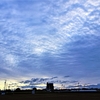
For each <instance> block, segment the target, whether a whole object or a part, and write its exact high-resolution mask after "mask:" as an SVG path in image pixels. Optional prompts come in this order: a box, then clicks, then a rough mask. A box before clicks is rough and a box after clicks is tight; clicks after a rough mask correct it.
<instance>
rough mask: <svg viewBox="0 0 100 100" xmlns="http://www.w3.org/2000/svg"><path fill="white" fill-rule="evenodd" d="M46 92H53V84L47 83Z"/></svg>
mask: <svg viewBox="0 0 100 100" xmlns="http://www.w3.org/2000/svg"><path fill="white" fill-rule="evenodd" d="M46 90H47V91H49V92H53V90H54V86H53V83H48V82H47V86H46Z"/></svg>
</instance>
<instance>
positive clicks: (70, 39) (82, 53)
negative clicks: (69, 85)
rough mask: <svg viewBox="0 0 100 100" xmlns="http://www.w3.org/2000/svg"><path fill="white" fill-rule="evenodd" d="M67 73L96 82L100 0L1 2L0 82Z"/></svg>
mask: <svg viewBox="0 0 100 100" xmlns="http://www.w3.org/2000/svg"><path fill="white" fill-rule="evenodd" d="M66 75H68V76H70V77H71V80H74V81H75V80H76V81H81V82H84V83H85V82H89V83H92V84H94V83H100V80H99V79H100V0H0V78H1V79H14V78H19V79H20V78H25V77H26V78H27V77H30V79H31V78H32V77H53V76H58V77H60V76H66Z"/></svg>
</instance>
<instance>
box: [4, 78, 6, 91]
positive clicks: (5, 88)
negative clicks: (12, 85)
mask: <svg viewBox="0 0 100 100" xmlns="http://www.w3.org/2000/svg"><path fill="white" fill-rule="evenodd" d="M5 90H6V80H5V82H4V91H5Z"/></svg>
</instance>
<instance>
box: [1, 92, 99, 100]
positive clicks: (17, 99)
mask: <svg viewBox="0 0 100 100" xmlns="http://www.w3.org/2000/svg"><path fill="white" fill-rule="evenodd" d="M0 100H100V93H48V94H11V95H0Z"/></svg>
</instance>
